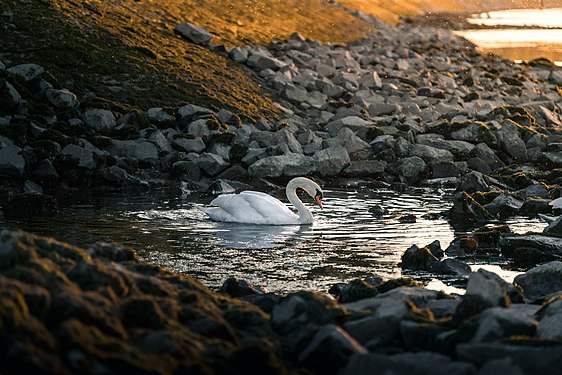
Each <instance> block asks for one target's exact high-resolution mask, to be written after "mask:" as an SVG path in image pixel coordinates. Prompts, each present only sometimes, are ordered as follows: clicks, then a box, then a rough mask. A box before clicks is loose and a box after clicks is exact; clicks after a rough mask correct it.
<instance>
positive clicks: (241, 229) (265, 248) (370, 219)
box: [0, 187, 546, 292]
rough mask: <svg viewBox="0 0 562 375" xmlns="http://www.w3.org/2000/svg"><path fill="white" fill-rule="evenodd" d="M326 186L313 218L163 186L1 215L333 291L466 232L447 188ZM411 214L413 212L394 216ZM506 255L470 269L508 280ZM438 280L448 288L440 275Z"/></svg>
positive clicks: (87, 239) (143, 252) (529, 225)
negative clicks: (452, 220)
mask: <svg viewBox="0 0 562 375" xmlns="http://www.w3.org/2000/svg"><path fill="white" fill-rule="evenodd" d="M325 194H326V198H325V206H324V210H319V209H318V208H312V210H313V213H314V215H315V223H314V224H313V225H312V226H264V225H242V224H228V223H217V222H212V221H210V220H208V219H207V217H206V215H205V214H204V213H203V212H201V211H200V210H199V209H198V208H197V206H198V205H201V204H208V202H209V201H210V200H211V199H212V198H213V197H212V196H200V195H178V194H174V193H170V192H166V191H162V192H156V193H155V192H144V193H127V194H125V193H119V194H100V195H95V196H91V195H90V196H86V197H71V198H68V199H65V200H64V202H63V201H59V206H60V212H59V214H58V215H57V216H56V217H53V218H33V219H24V220H23V219H22V220H5V219H4V218H3V217H2V216H0V228H6V227H7V228H10V229H18V228H21V229H24V230H27V231H30V232H34V233H38V234H41V235H47V236H52V237H55V238H57V239H59V240H61V241H65V242H69V243H71V244H75V245H78V246H82V247H87V246H88V245H90V244H92V243H94V242H97V241H109V242H119V243H123V244H125V245H128V246H131V247H133V248H134V249H136V250H137V252H138V254H139V255H140V257H141V258H143V259H144V260H147V261H150V262H154V263H157V264H160V265H163V266H166V267H168V268H171V269H173V270H175V271H179V272H182V273H185V274H187V275H191V276H195V277H197V278H199V279H200V280H201V281H203V282H204V283H205V284H206V285H207V286H209V287H212V288H216V287H218V286H220V285H221V284H222V282H223V281H224V280H225V279H226V278H227V277H228V276H230V275H235V276H239V277H242V278H247V279H250V280H252V281H254V282H256V283H258V284H262V285H265V286H267V287H268V288H269V289H270V290H271V291H275V292H288V291H294V290H299V289H308V290H316V291H327V289H328V288H329V287H330V286H331V285H333V284H334V283H336V282H342V281H349V280H351V279H352V278H354V277H356V276H367V275H372V274H378V275H381V276H384V277H398V276H401V274H402V273H401V269H400V266H399V262H400V257H401V255H402V254H403V253H404V251H405V250H406V249H407V248H408V247H410V246H411V245H413V244H417V245H419V246H425V245H427V244H429V243H430V242H432V241H434V240H439V241H440V243H441V246H442V247H443V248H444V249H445V248H446V247H447V246H448V245H449V243H450V242H451V241H452V240H453V238H454V237H455V235H462V234H463V233H464V232H462V231H458V232H455V230H454V229H453V228H452V227H451V225H450V224H449V223H448V222H447V220H446V219H445V218H444V217H442V216H440V215H439V214H440V213H442V212H443V211H445V210H447V209H448V208H449V207H450V206H451V203H450V195H449V194H448V193H447V192H446V191H441V190H439V191H438V192H437V193H436V192H435V190H415V191H410V192H408V193H397V192H394V191H389V190H378V189H371V188H366V187H363V188H351V189H332V190H329V189H328V190H325ZM284 201H285V202H286V200H284ZM305 202H306V199H305ZM309 206H310V207H312V205H309ZM375 206H382V207H383V208H385V209H386V210H387V211H388V212H387V214H385V215H384V216H383V217H381V218H377V217H376V216H375V215H373V213H371V211H370V209H372V208H373V207H375ZM408 214H414V215H415V216H416V218H417V221H416V222H415V223H401V222H399V221H398V218H400V217H402V216H404V215H408ZM508 224H509V225H510V227H511V229H512V230H513V231H515V232H526V231H542V229H543V228H544V226H545V225H546V224H545V223H542V222H540V221H539V220H537V219H528V218H514V219H512V220H511V221H510V222H508ZM501 263H502V261H501V260H494V259H486V260H474V261H473V262H472V264H473V270H474V269H476V268H478V267H479V266H481V265H484V266H485V267H487V268H489V269H491V270H493V271H495V272H498V273H500V274H501V275H502V276H503V277H505V278H506V279H508V280H509V279H510V278H512V277H513V276H514V275H515V274H516V273H514V272H511V271H506V270H503V269H502V268H500V265H501ZM432 285H435V286H436V287H437V288H441V287H443V285H442V284H441V283H440V282H439V280H433V283H432Z"/></svg>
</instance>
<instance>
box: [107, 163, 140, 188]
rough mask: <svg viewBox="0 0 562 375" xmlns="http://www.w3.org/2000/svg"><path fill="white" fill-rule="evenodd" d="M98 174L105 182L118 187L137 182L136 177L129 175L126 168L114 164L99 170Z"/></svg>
mask: <svg viewBox="0 0 562 375" xmlns="http://www.w3.org/2000/svg"><path fill="white" fill-rule="evenodd" d="M100 176H101V177H102V178H103V180H104V181H105V182H106V183H108V184H110V185H113V186H118V187H123V186H127V185H129V184H131V183H135V182H137V179H135V178H134V177H132V176H131V175H129V174H128V173H127V171H126V170H124V169H123V168H120V167H118V166H116V165H112V166H111V167H107V168H103V169H102V170H100Z"/></svg>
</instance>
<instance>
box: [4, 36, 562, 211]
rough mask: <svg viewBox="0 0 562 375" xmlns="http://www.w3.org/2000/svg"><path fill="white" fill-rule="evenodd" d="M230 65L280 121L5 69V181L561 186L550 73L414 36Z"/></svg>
mask: <svg viewBox="0 0 562 375" xmlns="http://www.w3.org/2000/svg"><path fill="white" fill-rule="evenodd" d="M180 26H181V27H180ZM180 26H178V28H177V30H178V32H185V33H187V32H188V31H186V27H187V26H186V25H180ZM182 30H183V31H182ZM190 30H191V31H189V32H195V31H197V32H198V33H202V32H203V31H204V30H198V29H193V28H190ZM194 30H195V31H194ZM203 34H204V33H203ZM201 43H203V42H201ZM205 43H208V42H205ZM205 43H204V44H205ZM211 47H212V46H211ZM227 51H228V54H229V56H230V57H231V58H232V59H233V60H234V61H237V62H238V63H240V64H244V65H245V66H247V67H248V69H250V70H252V71H254V72H255V73H256V74H257V76H258V77H260V78H259V79H262V80H263V82H264V84H265V85H266V86H267V87H269V88H270V89H271V90H273V91H274V92H275V95H276V96H275V97H276V98H278V104H279V108H280V110H281V111H282V113H283V115H282V118H280V119H259V120H258V121H256V122H251V121H249V120H247V119H241V118H239V117H238V116H237V115H236V114H234V113H231V112H230V111H228V110H226V109H219V110H211V109H208V108H203V107H199V106H195V105H191V104H187V105H185V106H181V107H178V108H150V109H148V110H146V111H145V112H138V111H131V110H127V109H126V107H123V106H118V105H116V104H115V103H108V102H104V101H103V100H99V99H98V98H95V96H94V95H92V94H86V95H83V96H82V97H80V98H79V97H78V95H76V94H75V93H72V92H69V91H68V90H66V89H65V88H64V87H63V85H61V84H60V83H58V82H57V81H56V78H55V77H52V76H51V75H50V74H49V73H48V72H45V71H44V69H43V68H42V67H41V66H39V65H36V64H22V65H12V66H10V65H9V64H8V63H7V62H5V63H3V64H2V65H1V66H0V69H1V70H0V88H1V90H0V97H1V99H0V174H1V175H2V176H4V177H8V178H10V179H11V180H13V181H15V182H14V184H12V185H10V188H12V189H15V190H19V191H26V192H37V191H41V190H42V189H52V188H54V187H59V186H64V187H67V188H93V187H99V186H105V187H112V188H121V187H124V186H134V187H137V188H150V187H153V186H161V185H163V184H165V183H166V181H168V180H169V179H171V180H176V181H183V182H187V183H188V185H189V186H190V188H191V189H197V190H203V191H205V190H207V189H209V187H210V186H211V185H212V184H213V182H214V181H215V180H224V181H226V182H227V183H228V182H229V181H230V182H232V181H238V182H244V183H248V182H250V181H251V180H252V178H257V177H259V178H289V177H292V176H296V175H310V176H316V177H317V178H320V179H324V180H326V179H331V178H334V177H341V176H347V177H350V178H361V179H367V180H379V181H383V182H385V183H390V184H392V183H405V184H409V185H416V184H420V183H427V182H429V183H432V182H438V183H446V184H449V185H452V186H460V187H461V190H464V186H465V182H466V180H463V178H468V177H467V176H470V178H471V179H472V180H474V174H478V173H480V174H482V176H485V177H489V176H491V175H493V176H494V177H495V178H496V179H497V180H496V181H499V185H494V184H491V183H490V180H486V178H484V179H483V180H482V181H480V182H481V185H482V186H480V185H478V186H477V187H478V190H482V189H481V188H482V187H483V186H484V188H488V189H490V187H491V188H494V187H496V186H501V187H502V188H503V189H506V190H509V191H513V190H515V189H517V190H522V189H535V190H536V187H537V186H538V185H540V184H539V181H540V182H547V183H552V184H554V183H557V182H558V178H559V173H558V171H559V170H560V168H561V167H562V158H560V155H559V153H560V152H559V149H560V148H559V145H560V138H561V136H560V129H561V125H562V122H561V120H560V116H559V113H560V111H561V109H562V104H561V99H562V98H561V94H560V89H559V88H558V85H562V72H561V71H560V68H557V67H555V66H553V65H547V64H535V65H532V66H521V65H515V64H513V63H511V62H508V61H506V60H503V59H500V58H498V57H492V56H481V55H479V54H478V53H477V52H476V51H475V49H474V47H473V46H472V45H470V44H469V43H468V42H466V41H465V40H462V39H459V38H456V37H455V36H454V35H453V34H452V33H451V32H450V31H446V30H439V29H432V28H420V27H415V28H414V27H412V26H410V25H403V26H400V27H396V28H395V27H384V26H381V27H380V29H379V31H378V33H377V34H375V35H373V36H371V37H369V38H368V39H366V40H363V41H360V42H357V43H355V44H351V45H347V46H342V45H329V44H320V43H318V42H315V41H310V40H305V39H304V38H302V37H301V36H300V35H298V34H295V35H293V37H291V38H290V39H289V40H287V41H284V42H273V43H271V44H270V45H269V46H267V47H263V46H249V47H242V48H241V47H236V48H233V49H227ZM521 175H522V176H521ZM472 180H471V181H472ZM14 186H15V188H14ZM4 189H6V187H4ZM535 193H536V192H535V191H534V190H533V191H530V192H525V193H524V194H523V195H524V198H523V201H522V203H521V205H522V204H523V203H524V201H525V200H527V198H531V197H536V195H534V194H535ZM543 195H544V194H543ZM547 195H548V193H547ZM547 198H549V197H548V196H547ZM512 203H513V202H512ZM515 204H518V203H517V202H516V203H515ZM500 211H501V210H499V209H498V211H497V212H495V213H493V214H492V215H496V216H497V215H498V214H499V213H500Z"/></svg>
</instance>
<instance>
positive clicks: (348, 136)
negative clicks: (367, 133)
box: [336, 128, 371, 160]
mask: <svg viewBox="0 0 562 375" xmlns="http://www.w3.org/2000/svg"><path fill="white" fill-rule="evenodd" d="M336 139H337V140H338V141H339V143H340V144H341V145H342V146H343V147H344V148H345V149H346V150H347V153H348V154H349V158H350V159H351V160H364V159H367V158H368V156H369V154H370V152H371V147H370V146H369V144H368V143H367V142H365V141H364V140H362V139H361V138H359V137H358V136H356V135H355V133H353V131H352V130H351V129H349V128H341V129H340V130H339V131H338V134H337V136H336Z"/></svg>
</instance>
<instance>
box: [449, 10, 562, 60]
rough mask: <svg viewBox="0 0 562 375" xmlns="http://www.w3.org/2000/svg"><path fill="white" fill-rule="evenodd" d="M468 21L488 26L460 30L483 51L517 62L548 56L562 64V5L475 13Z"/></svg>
mask: <svg viewBox="0 0 562 375" xmlns="http://www.w3.org/2000/svg"><path fill="white" fill-rule="evenodd" d="M468 22H469V23H472V24H475V25H481V26H485V27H489V28H484V29H478V30H464V31H457V32H456V33H457V35H460V36H463V37H464V38H466V39H468V40H469V41H471V42H472V43H474V44H476V45H477V46H478V48H479V50H480V51H481V52H484V53H488V52H492V53H495V54H497V55H500V56H503V57H505V58H508V59H511V60H514V61H516V62H524V61H530V60H533V59H537V58H546V59H548V60H550V61H553V62H555V63H556V64H557V65H560V66H562V8H551V9H514V10H505V11H495V12H488V13H481V14H475V15H473V16H472V17H470V18H468Z"/></svg>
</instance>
